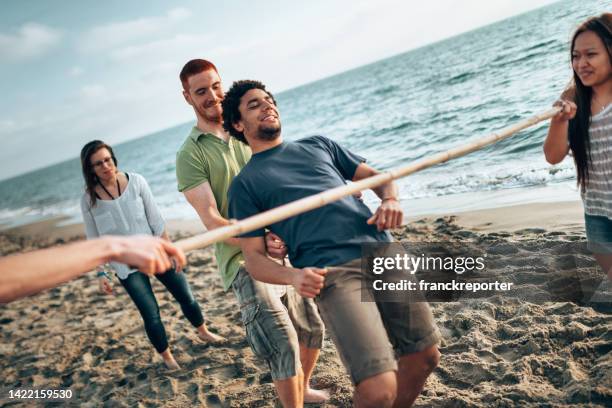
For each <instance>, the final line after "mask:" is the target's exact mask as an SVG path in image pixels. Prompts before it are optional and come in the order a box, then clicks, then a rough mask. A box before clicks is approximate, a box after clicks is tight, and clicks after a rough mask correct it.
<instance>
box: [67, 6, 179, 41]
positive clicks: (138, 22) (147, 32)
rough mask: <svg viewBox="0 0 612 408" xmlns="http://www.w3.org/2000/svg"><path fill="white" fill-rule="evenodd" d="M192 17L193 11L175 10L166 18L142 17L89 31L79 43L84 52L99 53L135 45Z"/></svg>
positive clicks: (164, 32)
mask: <svg viewBox="0 0 612 408" xmlns="http://www.w3.org/2000/svg"><path fill="white" fill-rule="evenodd" d="M189 17H191V11H189V10H188V9H185V8H175V9H172V10H170V11H168V12H167V13H166V15H164V16H157V17H142V18H138V19H135V20H128V21H121V22H115V23H109V24H104V25H100V26H97V27H94V28H92V29H91V30H89V31H88V32H87V33H85V35H84V36H83V37H82V39H81V40H80V41H79V43H78V48H79V49H80V50H81V51H83V52H99V51H103V50H109V49H114V48H116V47H119V46H124V45H126V44H128V45H130V44H135V43H139V42H142V41H146V40H148V39H150V38H151V37H152V36H160V35H164V34H167V33H168V32H169V31H170V30H172V29H173V28H174V27H175V26H176V25H177V24H178V23H180V22H182V21H183V20H185V19H187V18H189Z"/></svg>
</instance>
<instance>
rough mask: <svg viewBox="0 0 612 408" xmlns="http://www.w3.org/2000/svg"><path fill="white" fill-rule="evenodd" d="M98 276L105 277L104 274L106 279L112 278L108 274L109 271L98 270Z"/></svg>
mask: <svg viewBox="0 0 612 408" xmlns="http://www.w3.org/2000/svg"><path fill="white" fill-rule="evenodd" d="M96 276H97V277H98V278H101V277H103V276H104V277H105V278H106V279H108V280H111V277H110V276H109V275H108V273H106V271H98V273H97V274H96Z"/></svg>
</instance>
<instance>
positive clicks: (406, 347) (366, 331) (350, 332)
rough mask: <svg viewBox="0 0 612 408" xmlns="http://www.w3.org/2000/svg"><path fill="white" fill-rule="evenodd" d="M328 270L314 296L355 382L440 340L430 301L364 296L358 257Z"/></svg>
mask: <svg viewBox="0 0 612 408" xmlns="http://www.w3.org/2000/svg"><path fill="white" fill-rule="evenodd" d="M327 269H328V273H327V275H326V277H325V286H324V288H323V289H322V290H321V293H320V294H319V296H317V297H316V298H315V300H316V303H317V305H318V306H319V311H320V312H321V317H323V321H324V322H325V325H326V327H327V328H328V329H329V331H330V335H331V337H332V339H333V341H334V344H335V345H336V349H337V350H338V353H339V354H340V358H341V360H342V362H343V363H344V366H345V367H346V368H347V370H348V371H349V374H350V376H351V379H352V381H353V383H354V384H359V383H360V382H361V381H363V380H365V379H367V378H369V377H372V376H374V375H377V374H380V373H383V372H386V371H394V370H397V361H396V359H397V358H399V357H401V356H403V355H406V354H411V353H416V352H419V351H423V350H425V349H427V348H429V347H431V346H433V345H435V344H437V343H438V342H439V340H440V331H439V330H438V328H437V326H436V324H435V323H434V321H433V315H432V314H431V310H430V308H429V304H428V303H426V302H415V303H411V302H409V301H404V302H378V303H377V302H374V301H367V302H364V301H362V284H363V281H364V275H363V273H362V271H361V260H360V259H356V260H353V261H351V262H348V263H346V264H343V265H340V266H335V267H328V268H327ZM368 293H369V292H368Z"/></svg>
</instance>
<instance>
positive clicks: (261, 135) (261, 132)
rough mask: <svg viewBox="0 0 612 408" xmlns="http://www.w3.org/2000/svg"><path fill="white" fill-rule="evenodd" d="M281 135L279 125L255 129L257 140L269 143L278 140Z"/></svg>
mask: <svg viewBox="0 0 612 408" xmlns="http://www.w3.org/2000/svg"><path fill="white" fill-rule="evenodd" d="M280 134H281V125H280V123H279V124H278V126H259V129H257V139H259V140H263V141H266V142H271V141H272V140H276V139H278V138H279V136H280Z"/></svg>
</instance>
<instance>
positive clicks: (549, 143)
mask: <svg viewBox="0 0 612 408" xmlns="http://www.w3.org/2000/svg"><path fill="white" fill-rule="evenodd" d="M568 128H569V125H568V121H557V120H551V122H550V127H549V128H548V134H547V135H546V140H545V141H544V156H545V157H546V161H548V162H549V163H550V164H557V163H559V162H561V161H562V160H563V159H564V158H565V156H566V155H567V152H568V149H569V148H568V138H567V132H568Z"/></svg>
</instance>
